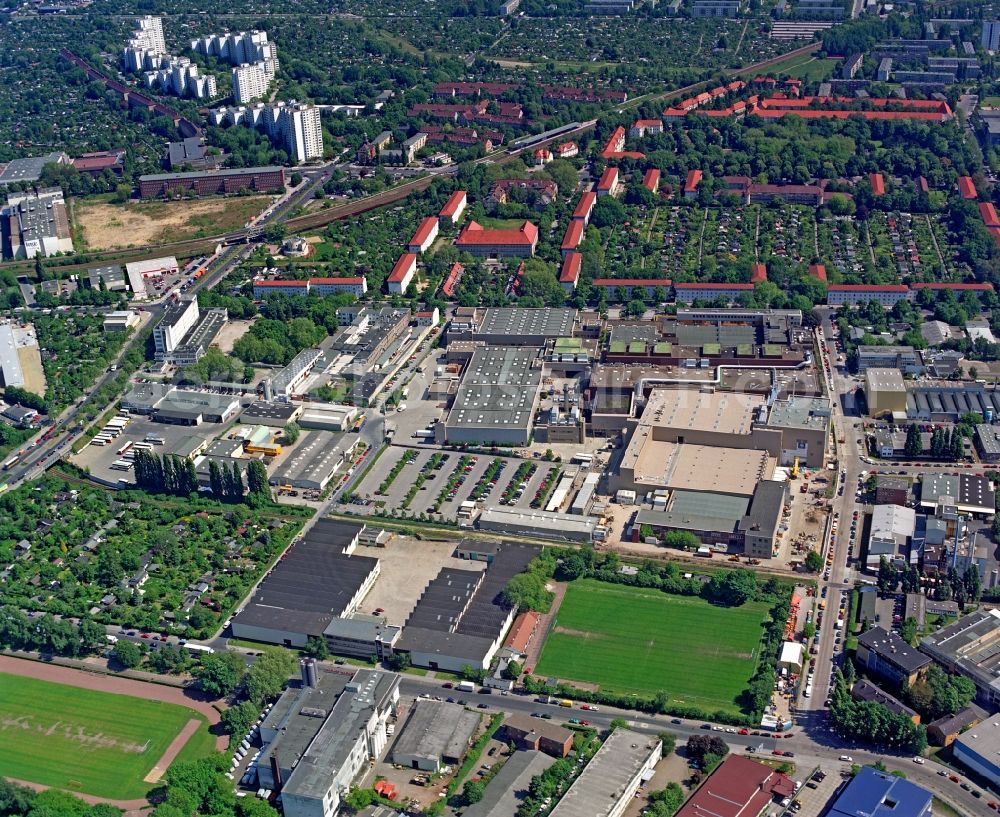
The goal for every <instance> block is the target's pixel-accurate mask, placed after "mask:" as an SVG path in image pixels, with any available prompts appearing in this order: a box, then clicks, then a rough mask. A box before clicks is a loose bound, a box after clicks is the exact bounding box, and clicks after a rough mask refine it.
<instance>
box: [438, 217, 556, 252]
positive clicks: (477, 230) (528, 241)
mask: <svg viewBox="0 0 1000 817" xmlns="http://www.w3.org/2000/svg"><path fill="white" fill-rule="evenodd" d="M455 243H456V244H457V245H458V246H459V247H464V246H474V247H475V246H487V245H501V246H503V245H508V246H525V245H530V246H534V245H535V244H537V243H538V228H537V227H536V226H535V225H534V224H532V223H531V222H530V221H526V222H524V223H523V224H522V225H521V226H520V227H519V228H518V229H516V230H488V229H486V228H485V227H483V225H482V224H480V223H479V222H476V221H470V222H469V223H468V224H466V225H465V228H464V229H463V230H462V232H461V233H460V234H459V236H458V240H457V241H456V242H455Z"/></svg>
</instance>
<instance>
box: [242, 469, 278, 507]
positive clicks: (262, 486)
mask: <svg viewBox="0 0 1000 817" xmlns="http://www.w3.org/2000/svg"><path fill="white" fill-rule="evenodd" d="M247 490H248V491H249V498H252V499H253V500H254V501H255V502H257V503H260V504H266V503H270V502H272V501H273V497H272V495H271V486H270V485H269V484H268V481H267V468H266V467H265V466H264V463H262V462H261V461H260V460H250V462H249V463H248V464H247Z"/></svg>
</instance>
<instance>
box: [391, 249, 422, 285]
mask: <svg viewBox="0 0 1000 817" xmlns="http://www.w3.org/2000/svg"><path fill="white" fill-rule="evenodd" d="M416 263H417V256H416V255H414V254H413V253H412V252H404V253H403V254H402V255H401V256H399V260H398V261H396V265H395V266H394V267H393V268H392V272H390V273H389V281H390V283H393V284H398V283H400V282H401V281H402V280H403V279H404V278H405V277H406V274H407V272H408V271H409V269H410V265H411V264H416Z"/></svg>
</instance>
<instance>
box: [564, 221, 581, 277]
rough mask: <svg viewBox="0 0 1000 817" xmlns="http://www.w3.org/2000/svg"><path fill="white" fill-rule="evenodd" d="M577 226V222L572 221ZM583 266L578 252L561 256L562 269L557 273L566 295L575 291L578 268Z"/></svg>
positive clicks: (578, 273)
mask: <svg viewBox="0 0 1000 817" xmlns="http://www.w3.org/2000/svg"><path fill="white" fill-rule="evenodd" d="M573 223H574V224H579V223H580V222H579V221H574V222H573ZM582 264H583V256H582V255H580V253H578V252H575V251H574V252H568V253H564V254H563V263H562V269H561V270H560V271H559V283H560V284H562V288H563V289H565V290H566V292H567V293H570V292H572V291H573V290H574V289H576V285H577V284H578V283H580V268H581V266H582Z"/></svg>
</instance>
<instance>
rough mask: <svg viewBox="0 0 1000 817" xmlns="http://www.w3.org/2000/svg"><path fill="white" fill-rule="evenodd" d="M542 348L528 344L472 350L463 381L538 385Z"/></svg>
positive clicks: (474, 383)
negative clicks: (537, 362)
mask: <svg viewBox="0 0 1000 817" xmlns="http://www.w3.org/2000/svg"><path fill="white" fill-rule="evenodd" d="M541 354H542V349H541V348H534V347H524V346H484V347H481V348H478V349H476V351H475V352H473V353H472V359H471V360H470V361H469V365H468V366H466V368H465V375H464V376H463V377H462V385H463V386H464V385H483V386H506V385H510V386H537V385H538V384H539V383H540V382H541V380H542V370H541V367H540V366H538V365H535V363H536V361H537V360H538V359H539V357H540V356H541Z"/></svg>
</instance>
